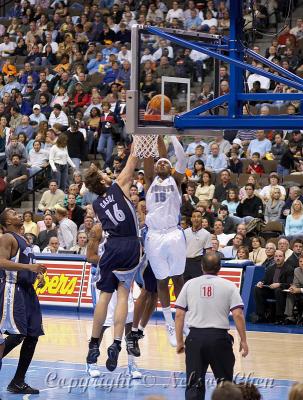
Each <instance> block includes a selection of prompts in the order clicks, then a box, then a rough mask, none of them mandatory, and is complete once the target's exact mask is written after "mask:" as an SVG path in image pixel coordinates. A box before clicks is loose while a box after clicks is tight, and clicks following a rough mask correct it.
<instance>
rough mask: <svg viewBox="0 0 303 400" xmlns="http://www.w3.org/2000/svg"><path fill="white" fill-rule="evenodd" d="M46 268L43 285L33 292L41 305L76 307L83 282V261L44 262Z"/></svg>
mask: <svg viewBox="0 0 303 400" xmlns="http://www.w3.org/2000/svg"><path fill="white" fill-rule="evenodd" d="M43 264H44V265H45V266H46V267H47V273H46V274H45V285H44V286H43V287H42V288H37V282H36V283H35V286H34V287H35V290H36V292H37V295H38V297H39V300H40V302H41V304H43V305H44V304H46V305H56V306H70V307H77V306H78V305H79V302H80V295H81V289H82V281H83V267H84V264H85V263H84V262H83V261H73V260H71V261H69V262H68V261H53V260H45V261H43Z"/></svg>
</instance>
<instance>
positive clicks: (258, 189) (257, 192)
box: [239, 175, 261, 201]
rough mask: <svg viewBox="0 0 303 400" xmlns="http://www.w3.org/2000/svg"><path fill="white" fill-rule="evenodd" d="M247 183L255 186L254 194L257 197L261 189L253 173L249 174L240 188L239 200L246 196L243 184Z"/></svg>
mask: <svg viewBox="0 0 303 400" xmlns="http://www.w3.org/2000/svg"><path fill="white" fill-rule="evenodd" d="M247 183H251V184H253V185H254V187H255V192H254V193H255V195H256V196H258V197H259V193H260V191H261V189H260V185H259V183H258V181H257V179H256V177H255V176H254V175H250V176H249V177H248V179H247V182H246V184H245V185H244V186H243V187H242V188H241V189H240V191H239V200H240V201H241V200H242V199H243V198H244V197H246V191H245V186H246V185H247Z"/></svg>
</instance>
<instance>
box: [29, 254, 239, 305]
mask: <svg viewBox="0 0 303 400" xmlns="http://www.w3.org/2000/svg"><path fill="white" fill-rule="evenodd" d="M43 264H44V265H45V266H46V267H47V274H46V275H45V285H44V286H43V287H42V288H37V282H36V283H35V290H36V292H37V295H38V297H39V300H40V303H41V304H42V305H51V306H70V307H82V308H92V307H93V304H92V295H91V274H90V268H91V265H90V264H89V263H86V262H85V261H74V260H70V261H55V260H45V261H43ZM219 276H221V277H222V278H224V279H228V280H230V281H232V282H233V283H235V285H236V286H237V287H238V288H239V290H240V287H241V282H242V276H243V269H242V268H226V267H222V268H221V270H220V272H219ZM169 291H170V300H171V305H172V307H174V306H175V300H176V298H175V294H174V287H173V283H172V281H171V280H170V281H169ZM139 294H140V289H139V287H138V286H137V285H136V284H134V288H133V295H134V299H136V298H137V297H138V296H139ZM160 307H161V305H160V303H159V304H158V308H160Z"/></svg>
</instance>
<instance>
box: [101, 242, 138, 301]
mask: <svg viewBox="0 0 303 400" xmlns="http://www.w3.org/2000/svg"><path fill="white" fill-rule="evenodd" d="M140 256H141V244H140V240H139V239H138V238H137V237H133V238H129V237H117V238H112V237H111V238H108V239H107V241H106V242H105V243H104V245H103V253H102V255H101V259H100V262H99V268H100V274H101V278H100V280H99V281H98V282H97V289H99V290H101V292H107V293H113V292H114V291H115V290H117V289H118V286H119V283H120V282H122V283H123V286H124V287H126V288H127V289H130V288H131V285H132V283H133V281H134V278H135V274H136V271H137V269H138V264H139V260H140Z"/></svg>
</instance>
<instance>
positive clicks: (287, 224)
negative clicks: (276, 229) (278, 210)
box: [285, 215, 289, 236]
mask: <svg viewBox="0 0 303 400" xmlns="http://www.w3.org/2000/svg"><path fill="white" fill-rule="evenodd" d="M288 235H289V215H288V216H287V217H286V224H285V236H288Z"/></svg>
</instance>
